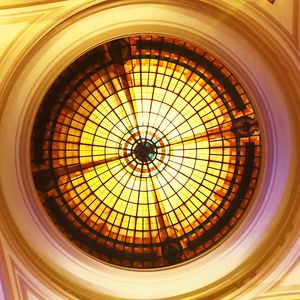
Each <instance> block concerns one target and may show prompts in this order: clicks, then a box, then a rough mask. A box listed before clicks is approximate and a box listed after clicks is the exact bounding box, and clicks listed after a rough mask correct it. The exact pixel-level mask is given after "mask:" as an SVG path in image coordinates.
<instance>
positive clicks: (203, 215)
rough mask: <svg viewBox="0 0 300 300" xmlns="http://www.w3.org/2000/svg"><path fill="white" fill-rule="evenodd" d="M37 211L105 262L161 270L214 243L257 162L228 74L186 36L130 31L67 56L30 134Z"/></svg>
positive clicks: (240, 97) (243, 204)
mask: <svg viewBox="0 0 300 300" xmlns="http://www.w3.org/2000/svg"><path fill="white" fill-rule="evenodd" d="M31 163H32V173H33V180H34V183H35V186H36V189H37V192H38V195H39V198H40V200H41V202H42V204H43V205H44V207H45V209H46V211H47V213H48V214H49V216H50V217H51V219H52V220H53V222H54V223H55V224H56V225H57V226H58V227H59V229H60V230H61V231H62V232H63V234H64V235H65V236H66V237H67V238H68V239H69V240H71V241H72V242H73V243H74V244H76V245H77V246H78V247H80V248H81V249H82V250H84V251H86V252H87V253H89V254H91V255H92V256H94V257H96V258H98V259H100V260H102V261H105V262H107V263H110V264H114V265H118V266H123V267H129V268H142V269H146V268H161V267H166V266H170V265H175V264H178V263H182V262H185V261H188V260H190V259H192V258H195V257H196V256H198V255H200V254H203V253H204V252H206V251H207V250H209V249H211V248H212V247H215V246H216V245H217V244H218V243H219V242H220V241H221V240H222V239H223V238H224V237H225V236H226V235H227V234H228V233H229V232H230V230H231V229H232V228H233V227H234V226H235V225H236V224H237V222H238V220H239V219H240V218H241V217H242V215H243V214H244V212H245V210H246V208H247V206H248V204H249V202H250V200H251V196H252V194H253V191H254V188H255V184H256V181H257V176H258V170H259V163H260V135H259V125H258V122H257V119H256V116H255V113H254V111H253V107H252V106H251V103H250V101H249V99H248V97H247V95H246V93H245V91H244V89H243V88H242V86H241V85H240V83H239V82H238V81H237V79H236V78H235V76H234V75H233V74H232V73H231V72H230V71H229V70H228V69H227V67H225V66H224V65H223V64H222V63H221V62H219V61H218V60H217V59H216V58H215V57H213V56H212V55H211V54H209V53H207V52H205V51H203V50H201V49H199V48H198V47H196V46H193V45H191V44H189V43H186V42H184V41H180V40H177V39H174V38H169V37H160V36H153V35H152V36H150V35H145V36H130V37H126V38H121V39H118V40H114V41H111V42H109V43H106V44H103V45H100V46H98V47H96V48H94V49H92V50H91V51H89V52H87V53H85V54H84V55H82V56H81V57H80V58H78V59H77V60H76V61H74V62H73V63H72V64H71V65H70V66H69V67H68V68H67V69H66V70H65V71H64V72H63V73H62V74H61V75H60V76H59V77H58V78H57V79H56V80H55V82H54V83H53V84H52V86H51V87H50V89H49V91H48V92H47V94H46V95H45V97H44V99H43V100H42V103H41V105H40V108H39V111H38V113H37V115H36V120H35V126H34V128H33V134H32V147H31Z"/></svg>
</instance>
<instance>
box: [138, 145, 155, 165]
mask: <svg viewBox="0 0 300 300" xmlns="http://www.w3.org/2000/svg"><path fill="white" fill-rule="evenodd" d="M155 153H156V150H155V146H154V144H153V143H152V142H150V141H148V140H146V141H141V142H138V143H137V144H136V146H135V147H134V149H133V154H134V156H135V157H136V159H138V160H139V161H140V162H142V163H146V162H149V161H151V160H153V158H154V156H155Z"/></svg>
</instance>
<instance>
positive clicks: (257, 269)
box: [0, 0, 300, 299]
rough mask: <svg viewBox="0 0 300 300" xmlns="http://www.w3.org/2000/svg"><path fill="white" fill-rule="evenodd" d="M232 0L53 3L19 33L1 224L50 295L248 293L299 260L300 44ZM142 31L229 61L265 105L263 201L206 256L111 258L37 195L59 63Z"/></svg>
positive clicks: (5, 106)
mask: <svg viewBox="0 0 300 300" xmlns="http://www.w3.org/2000/svg"><path fill="white" fill-rule="evenodd" d="M73 3H74V2H73ZM229 3H230V1H194V2H193V4H191V3H190V1H182V0H181V1H99V2H98V3H96V4H94V3H88V4H86V3H85V1H82V2H81V1H80V3H79V2H78V3H77V4H76V5H75V4H73V6H67V7H63V5H61V4H60V3H59V4H55V5H54V4H53V5H52V6H51V14H48V15H47V14H45V15H44V16H43V17H39V18H37V22H36V23H35V25H34V26H32V27H31V28H30V29H32V30H27V31H26V32H25V33H26V34H23V35H21V36H20V38H19V40H18V41H17V45H18V46H19V47H18V48H16V49H10V50H9V52H8V53H7V54H6V57H5V58H6V64H5V65H4V66H5V67H4V69H3V71H2V75H1V76H2V77H1V79H2V82H1V84H2V85H1V87H2V90H1V97H2V105H1V131H0V132H1V145H3V146H2V149H1V158H0V166H1V170H2V172H1V198H2V199H3V200H4V201H3V202H4V203H3V207H4V208H3V210H2V212H1V214H2V215H3V218H1V220H2V222H1V228H2V232H3V236H4V237H5V239H6V240H9V241H10V250H9V251H12V252H13V254H14V255H15V256H17V257H18V259H16V260H19V261H21V262H22V264H23V265H24V266H25V267H24V270H23V271H22V272H23V273H26V272H29V273H28V274H31V276H32V277H33V278H40V284H42V285H44V286H45V287H47V288H46V289H41V288H38V285H39V283H38V281H36V286H35V289H36V290H43V292H41V295H43V297H45V298H47V297H48V298H47V299H56V298H55V297H57V295H59V297H61V298H63V299H64V298H66V299H73V298H76V297H79V298H80V299H103V298H104V299H109V298H110V297H114V298H120V299H121V298H122V299H163V298H169V299H171V298H173V297H174V298H178V299H184V298H189V299H218V298H221V299H234V298H237V297H238V299H250V298H254V297H255V296H257V295H259V294H260V293H262V292H263V291H265V290H266V289H267V288H268V287H269V286H270V285H272V284H273V283H274V281H276V280H278V279H279V278H280V277H281V276H282V275H283V274H284V273H285V271H286V270H287V268H289V267H290V266H291V265H292V264H293V263H294V261H295V260H296V258H297V255H299V254H297V255H295V253H296V252H297V250H298V249H300V241H299V238H298V237H299V230H298V228H299V222H300V220H299V218H300V213H299V207H298V205H297V200H298V198H299V188H298V186H299V184H297V177H298V176H299V174H298V173H299V171H298V170H299V169H300V168H299V166H298V164H299V159H298V157H297V151H299V149H298V147H299V146H298V145H297V143H296V138H297V131H298V128H299V126H300V124H299V121H298V120H299V118H298V114H299V111H298V107H299V103H298V102H299V101H300V97H299V96H300V95H299V94H300V91H299V88H298V84H299V82H298V78H299V60H298V57H297V54H298V53H297V51H296V50H295V49H294V46H293V45H292V43H291V42H290V41H289V40H288V39H287V38H286V36H285V35H284V34H283V33H282V32H280V31H279V30H278V28H277V27H276V26H274V28H273V27H272V26H271V25H270V24H268V26H266V27H263V26H262V22H263V21H262V20H261V19H260V16H259V15H256V14H255V9H254V8H253V6H251V5H248V4H247V1H241V2H240V3H242V4H243V6H242V7H241V8H242V9H241V8H240V9H238V8H237V7H233V6H231V5H230V4H229ZM37 10H42V7H38V8H37ZM140 33H157V34H161V35H169V36H173V37H179V38H181V39H185V40H186V41H190V42H192V43H194V44H196V45H199V46H200V47H201V48H203V49H206V50H207V51H209V52H211V53H213V54H214V55H215V56H216V57H217V58H218V59H220V60H221V61H222V62H223V63H224V64H225V65H226V66H229V68H230V69H231V71H232V72H233V73H234V74H235V75H236V76H237V77H238V78H239V80H240V81H241V83H242V85H243V86H244V88H245V89H246V91H247V93H248V95H249V96H250V98H251V99H252V101H253V104H254V106H255V107H256V111H257V114H258V117H259V121H260V124H261V127H262V128H263V130H262V136H263V139H264V145H263V148H264V151H263V153H262V156H263V166H262V171H261V174H260V179H259V187H258V188H257V191H256V193H255V195H254V196H255V201H254V202H255V203H254V205H252V207H251V208H250V209H249V212H248V214H247V215H246V216H245V217H244V220H243V222H242V224H241V225H240V226H239V227H238V229H237V230H236V231H235V232H234V233H233V234H232V235H231V236H230V237H229V238H228V239H226V241H224V242H223V243H222V244H221V245H220V246H219V247H217V248H216V249H215V250H214V251H212V252H210V253H208V254H207V255H205V256H203V257H200V258H199V259H197V260H194V261H193V262H190V263H187V264H185V265H182V266H179V267H176V268H173V269H172V268H171V269H166V270H162V271H155V272H153V271H147V272H133V271H128V270H122V269H118V268H113V267H111V266H108V265H106V264H103V263H101V262H98V261H95V260H94V259H93V258H91V257H88V256H87V255H86V254H84V253H82V252H81V251H80V250H79V249H77V248H75V247H74V246H73V245H71V244H70V243H69V242H68V241H67V240H65V238H64V237H63V236H62V235H61V234H60V233H59V232H58V231H57V229H56V228H55V226H54V225H53V224H52V223H51V222H50V220H49V219H48V217H47V216H46V214H45V213H44V211H43V208H42V207H41V205H40V204H39V201H38V198H37V195H36V193H35V189H34V185H33V182H32V179H31V175H30V163H29V148H30V145H29V143H30V133H31V128H32V125H33V120H34V115H35V113H36V111H37V109H38V106H39V103H40V102H41V99H42V98H43V95H44V94H45V92H46V91H47V88H48V87H49V86H50V85H51V83H52V82H53V81H54V79H55V78H56V77H57V76H58V74H59V73H60V72H61V71H62V70H63V69H64V68H65V66H67V65H68V64H69V63H70V62H72V61H73V60H74V59H76V58H77V57H78V56H80V55H81V54H82V53H84V52H86V51H87V50H89V49H91V48H92V47H94V46H96V45H97V44H100V43H103V42H105V41H108V40H110V39H114V38H117V37H121V36H125V35H128V34H140ZM23 41H24V44H22V42H23ZM25 41H27V43H26V42H25ZM22 46H23V47H22ZM2 248H5V247H3V246H2ZM7 248H9V247H7ZM12 248H13V249H12ZM7 251H8V250H7ZM7 269H9V268H8V267H7ZM7 271H8V273H9V270H7ZM22 272H20V273H22ZM10 277H11V276H10ZM24 277H26V274H25V276H24ZM10 279H11V278H10ZM11 280H13V279H11ZM33 281H34V279H32V281H31V282H33ZM19 285H20V284H19ZM12 289H14V288H12ZM33 289H34V288H33ZM8 292H10V293H11V294H14V291H12V290H11V291H8ZM53 293H56V296H54V295H55V294H53ZM14 295H16V294H14ZM14 297H16V296H14Z"/></svg>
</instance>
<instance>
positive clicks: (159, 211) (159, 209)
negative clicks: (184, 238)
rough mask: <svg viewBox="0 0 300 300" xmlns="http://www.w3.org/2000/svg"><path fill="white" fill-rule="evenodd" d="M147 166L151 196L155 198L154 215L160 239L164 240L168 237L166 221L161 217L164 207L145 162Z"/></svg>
mask: <svg viewBox="0 0 300 300" xmlns="http://www.w3.org/2000/svg"><path fill="white" fill-rule="evenodd" d="M147 168H148V172H149V178H150V183H151V187H152V189H151V191H152V195H153V198H154V200H155V210H156V216H157V218H158V223H159V225H160V228H161V232H162V240H165V239H166V238H168V237H169V235H168V231H167V225H166V222H167V221H165V220H164V217H163V210H164V209H163V207H161V203H160V201H159V199H158V195H157V192H156V188H155V184H154V181H153V177H152V175H151V171H150V167H149V165H148V164H147Z"/></svg>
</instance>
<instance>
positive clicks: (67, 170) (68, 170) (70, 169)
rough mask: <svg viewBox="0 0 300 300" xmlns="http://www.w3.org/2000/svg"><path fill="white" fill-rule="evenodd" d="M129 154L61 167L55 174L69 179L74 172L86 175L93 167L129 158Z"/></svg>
mask: <svg viewBox="0 0 300 300" xmlns="http://www.w3.org/2000/svg"><path fill="white" fill-rule="evenodd" d="M130 155H131V154H129V155H124V156H120V155H119V156H114V157H110V158H104V159H100V160H96V161H93V162H88V163H83V164H76V165H72V166H67V167H63V168H59V169H58V170H57V174H58V176H63V175H66V174H68V175H70V176H71V177H74V176H76V175H75V174H74V173H76V172H80V171H81V172H83V173H86V172H89V171H90V170H89V169H90V168H94V167H98V166H101V165H103V164H106V163H110V162H113V161H116V160H118V159H121V158H126V157H129V156H130Z"/></svg>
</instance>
